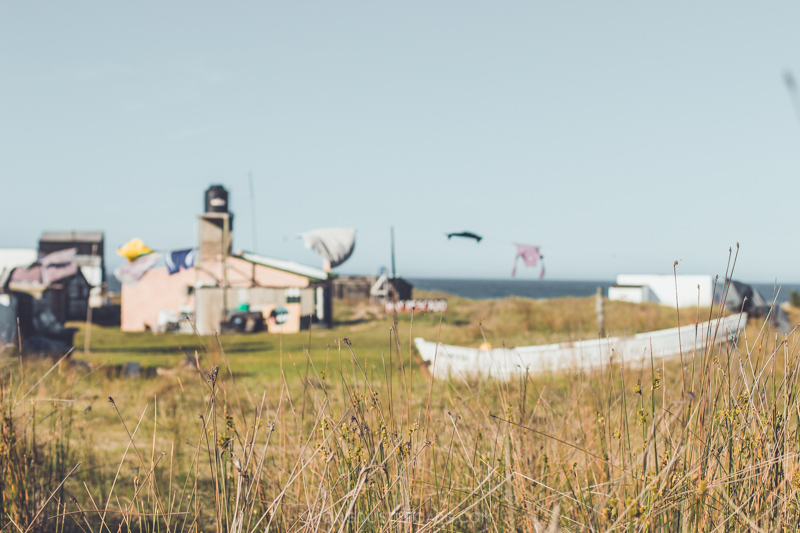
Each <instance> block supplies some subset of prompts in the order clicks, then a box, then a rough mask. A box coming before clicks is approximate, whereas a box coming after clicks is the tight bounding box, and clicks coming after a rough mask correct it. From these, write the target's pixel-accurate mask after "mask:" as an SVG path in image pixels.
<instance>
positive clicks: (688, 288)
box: [609, 274, 714, 307]
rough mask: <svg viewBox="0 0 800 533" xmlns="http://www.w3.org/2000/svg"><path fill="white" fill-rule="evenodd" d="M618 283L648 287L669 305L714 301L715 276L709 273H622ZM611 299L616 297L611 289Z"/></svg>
mask: <svg viewBox="0 0 800 533" xmlns="http://www.w3.org/2000/svg"><path fill="white" fill-rule="evenodd" d="M617 285H623V286H640V287H648V288H649V289H650V291H652V293H653V295H654V296H655V298H656V301H657V302H658V303H660V304H661V305H666V306H668V307H675V306H676V305H678V306H679V307H696V306H698V305H699V306H700V307H709V306H711V305H712V304H713V303H714V302H713V297H714V295H713V292H714V278H713V277H711V276H707V275H680V276H677V277H676V276H674V275H673V274H665V275H654V274H620V275H619V276H617ZM676 293H677V294H676ZM676 296H677V301H676ZM609 299H610V300H613V299H614V298H612V297H611V292H610V291H609Z"/></svg>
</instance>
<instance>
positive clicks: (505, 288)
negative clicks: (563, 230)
mask: <svg viewBox="0 0 800 533" xmlns="http://www.w3.org/2000/svg"><path fill="white" fill-rule="evenodd" d="M409 281H410V282H411V283H412V284H413V285H414V288H416V289H422V290H426V291H442V292H446V293H448V294H454V295H456V296H461V297H463V298H472V299H475V300H486V299H490V298H505V297H506V296H520V297H524V298H537V299H546V298H564V297H567V296H574V297H578V298H584V297H586V296H592V295H593V294H595V293H596V292H597V287H602V289H603V294H605V295H607V294H608V288H609V287H610V286H612V285H614V282H613V281H608V280H605V281H600V280H598V281H584V280H576V281H567V280H516V279H430V278H426V279H423V278H415V279H409ZM737 281H738V280H737ZM752 285H753V287H755V288H756V289H758V292H760V293H761V295H762V296H763V297H764V299H765V300H767V301H771V300H772V295H773V293H774V290H775V286H774V284H769V283H753V284H752ZM720 290H721V288H718V289H717V291H720ZM791 291H797V292H799V293H800V285H798V284H784V285H782V286H781V287H780V293H779V294H778V298H777V302H778V303H779V304H780V303H783V302H786V301H788V300H789V293H790V292H791Z"/></svg>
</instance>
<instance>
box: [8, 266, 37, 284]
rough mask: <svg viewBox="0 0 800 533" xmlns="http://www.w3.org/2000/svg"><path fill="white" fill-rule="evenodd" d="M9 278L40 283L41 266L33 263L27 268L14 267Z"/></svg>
mask: <svg viewBox="0 0 800 533" xmlns="http://www.w3.org/2000/svg"><path fill="white" fill-rule="evenodd" d="M10 280H11V281H16V282H25V283H40V282H41V281H42V267H40V266H39V265H35V266H30V267H28V268H21V267H19V268H15V269H14V271H13V272H11V278H10Z"/></svg>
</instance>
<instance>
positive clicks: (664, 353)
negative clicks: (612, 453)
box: [414, 313, 747, 379]
mask: <svg viewBox="0 0 800 533" xmlns="http://www.w3.org/2000/svg"><path fill="white" fill-rule="evenodd" d="M746 324H747V313H738V314H735V315H730V316H726V317H723V318H721V319H714V320H711V321H710V322H702V323H700V324H696V325H695V324H692V325H689V326H683V327H681V328H670V329H662V330H658V331H649V332H646V333H639V334H637V335H633V336H630V337H610V338H604V339H592V340H587V341H579V342H562V343H558V344H546V345H541V346H520V347H516V348H495V349H492V350H480V349H478V348H468V347H464V346H451V345H447V344H442V343H441V342H440V343H438V345H437V343H435V342H430V341H426V340H425V339H423V338H421V337H417V338H415V339H414V344H416V346H417V350H419V353H420V356H421V357H422V359H423V360H424V361H426V362H429V363H431V365H430V369H431V371H432V372H433V375H434V376H435V377H436V378H439V379H446V378H448V377H454V378H459V377H478V376H491V377H495V378H499V379H508V378H509V377H511V376H512V375H514V374H517V373H520V372H524V371H525V370H527V371H528V372H530V373H531V374H539V373H544V372H559V371H569V370H592V369H597V368H600V367H601V366H605V365H608V364H609V361H610V358H611V355H612V353H613V355H614V361H615V362H618V361H620V360H624V361H625V362H626V364H628V365H630V364H640V363H642V362H643V361H645V360H646V361H649V360H650V349H651V347H652V352H653V357H654V358H661V357H669V356H674V355H678V354H680V353H681V352H683V354H684V355H690V354H691V353H693V352H694V351H695V349H696V350H697V353H700V352H702V350H703V347H704V346H705V345H706V344H707V343H709V342H712V343H714V344H719V343H721V342H725V341H728V340H734V339H737V338H738V337H739V334H740V333H741V331H742V330H743V329H744V327H745V325H746Z"/></svg>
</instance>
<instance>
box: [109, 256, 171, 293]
mask: <svg viewBox="0 0 800 533" xmlns="http://www.w3.org/2000/svg"><path fill="white" fill-rule="evenodd" d="M159 259H160V255H159V254H157V253H155V252H154V253H152V254H147V255H143V256H141V257H140V258H138V259H136V260H134V261H131V262H130V263H123V264H121V265H120V266H118V267H117V268H115V269H114V277H116V278H117V279H118V280H119V281H120V283H125V284H126V285H136V284H137V283H138V282H139V280H140V279H142V276H144V275H145V273H146V272H147V271H148V270H150V269H151V268H153V267H154V266H155V264H156V263H158V260H159Z"/></svg>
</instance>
